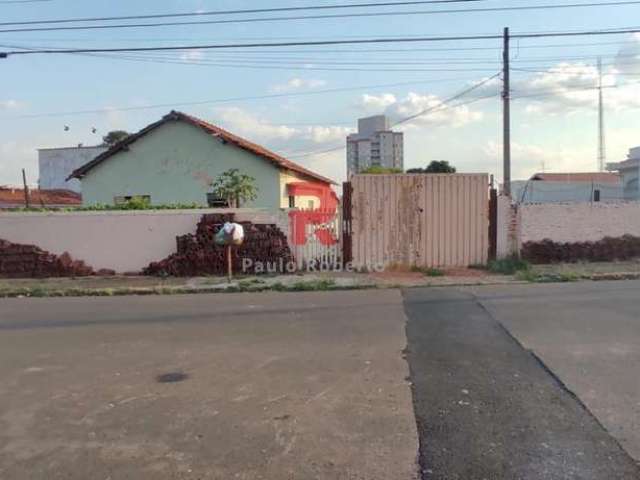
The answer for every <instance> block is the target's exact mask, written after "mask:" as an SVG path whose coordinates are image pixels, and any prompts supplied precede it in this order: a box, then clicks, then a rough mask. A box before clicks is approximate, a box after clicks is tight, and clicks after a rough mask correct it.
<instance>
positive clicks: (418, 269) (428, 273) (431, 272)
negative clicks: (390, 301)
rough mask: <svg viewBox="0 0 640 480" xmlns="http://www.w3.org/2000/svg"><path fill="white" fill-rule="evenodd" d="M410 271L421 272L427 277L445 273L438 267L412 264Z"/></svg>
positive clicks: (441, 275) (440, 275)
mask: <svg viewBox="0 0 640 480" xmlns="http://www.w3.org/2000/svg"><path fill="white" fill-rule="evenodd" d="M411 271H412V272H418V273H422V274H423V275H425V276H427V277H444V275H445V273H444V271H442V270H440V269H438V268H424V267H416V266H413V267H411Z"/></svg>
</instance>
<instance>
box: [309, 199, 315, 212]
mask: <svg viewBox="0 0 640 480" xmlns="http://www.w3.org/2000/svg"><path fill="white" fill-rule="evenodd" d="M313 206H314V201H313V200H309V201H308V202H307V207H308V208H309V210H313Z"/></svg>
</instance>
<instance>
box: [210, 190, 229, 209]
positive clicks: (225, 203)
mask: <svg viewBox="0 0 640 480" xmlns="http://www.w3.org/2000/svg"><path fill="white" fill-rule="evenodd" d="M207 205H209V207H211V208H229V200H227V199H226V198H220V197H218V196H216V195H215V194H213V193H207Z"/></svg>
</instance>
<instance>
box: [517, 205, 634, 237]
mask: <svg viewBox="0 0 640 480" xmlns="http://www.w3.org/2000/svg"><path fill="white" fill-rule="evenodd" d="M518 217H519V243H520V245H521V244H523V243H525V242H538V241H541V240H545V239H550V240H553V241H555V242H569V243H573V242H584V241H597V240H601V239H602V238H604V237H621V236H623V235H634V236H640V203H638V202H620V203H566V204H533V205H520V206H519V207H518Z"/></svg>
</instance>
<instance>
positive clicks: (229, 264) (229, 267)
mask: <svg viewBox="0 0 640 480" xmlns="http://www.w3.org/2000/svg"><path fill="white" fill-rule="evenodd" d="M227 279H228V280H229V283H231V280H232V279H233V262H232V260H231V245H227Z"/></svg>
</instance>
